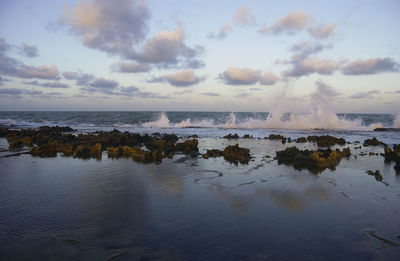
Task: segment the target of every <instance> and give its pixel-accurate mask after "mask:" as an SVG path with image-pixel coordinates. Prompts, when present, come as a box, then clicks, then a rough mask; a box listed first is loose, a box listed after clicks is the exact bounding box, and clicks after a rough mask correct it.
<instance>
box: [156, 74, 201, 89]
mask: <svg viewBox="0 0 400 261" xmlns="http://www.w3.org/2000/svg"><path fill="white" fill-rule="evenodd" d="M205 80H206V77H205V76H196V75H195V73H194V71H193V70H185V71H180V72H176V73H173V74H168V75H164V76H161V77H157V78H153V79H150V80H148V81H149V82H163V81H167V82H168V83H169V84H171V85H173V86H175V87H189V86H192V85H195V84H198V83H199V82H202V81H205Z"/></svg>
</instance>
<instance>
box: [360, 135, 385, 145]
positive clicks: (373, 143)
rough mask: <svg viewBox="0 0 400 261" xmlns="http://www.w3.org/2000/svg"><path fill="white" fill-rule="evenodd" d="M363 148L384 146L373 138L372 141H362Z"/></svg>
mask: <svg viewBox="0 0 400 261" xmlns="http://www.w3.org/2000/svg"><path fill="white" fill-rule="evenodd" d="M363 145H364V146H379V145H383V146H386V144H385V143H383V142H381V141H379V140H378V139H377V138H375V137H373V138H372V139H366V140H365V141H364V144H363Z"/></svg>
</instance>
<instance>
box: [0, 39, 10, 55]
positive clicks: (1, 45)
mask: <svg viewBox="0 0 400 261" xmlns="http://www.w3.org/2000/svg"><path fill="white" fill-rule="evenodd" d="M10 48H11V45H9V44H8V43H7V42H6V40H5V39H4V38H2V37H0V56H1V55H3V54H5V53H6V52H7V51H8V50H9V49H10Z"/></svg>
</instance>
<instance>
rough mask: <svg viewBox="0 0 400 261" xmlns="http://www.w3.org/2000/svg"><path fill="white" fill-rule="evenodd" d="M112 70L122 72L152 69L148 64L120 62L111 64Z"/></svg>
mask: <svg viewBox="0 0 400 261" xmlns="http://www.w3.org/2000/svg"><path fill="white" fill-rule="evenodd" d="M111 70H112V71H114V72H121V73H140V72H148V71H150V70H151V67H150V66H149V65H147V64H138V63H126V62H119V63H115V64H113V65H111Z"/></svg>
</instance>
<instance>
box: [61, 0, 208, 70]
mask: <svg viewBox="0 0 400 261" xmlns="http://www.w3.org/2000/svg"><path fill="white" fill-rule="evenodd" d="M149 18H150V12H149V10H148V5H147V2H146V1H145V0H121V1H118V4H115V3H114V2H113V1H108V0H93V1H89V2H84V3H79V4H78V5H76V6H75V7H74V8H73V9H69V8H66V9H65V10H64V13H63V16H62V17H61V18H60V24H62V25H65V26H67V27H68V28H70V30H71V31H72V32H73V33H75V34H77V35H78V36H80V37H81V38H82V41H83V43H84V44H85V45H86V46H88V47H89V48H93V49H98V50H101V51H104V52H106V53H108V54H113V55H118V56H120V57H122V58H124V59H130V60H135V61H137V62H139V63H149V64H156V65H158V66H160V67H166V68H168V67H171V66H177V67H182V66H186V65H191V63H190V60H193V59H195V58H196V57H197V56H199V55H201V53H202V51H203V48H201V47H198V46H194V47H189V46H187V45H186V44H185V43H184V32H183V29H182V27H181V26H180V25H179V26H178V28H177V29H176V30H174V31H163V32H159V33H157V34H155V35H154V36H153V37H151V38H149V39H147V40H146V36H147V32H148V25H147V23H148V20H149ZM196 64H197V65H198V64H199V63H196Z"/></svg>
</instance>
